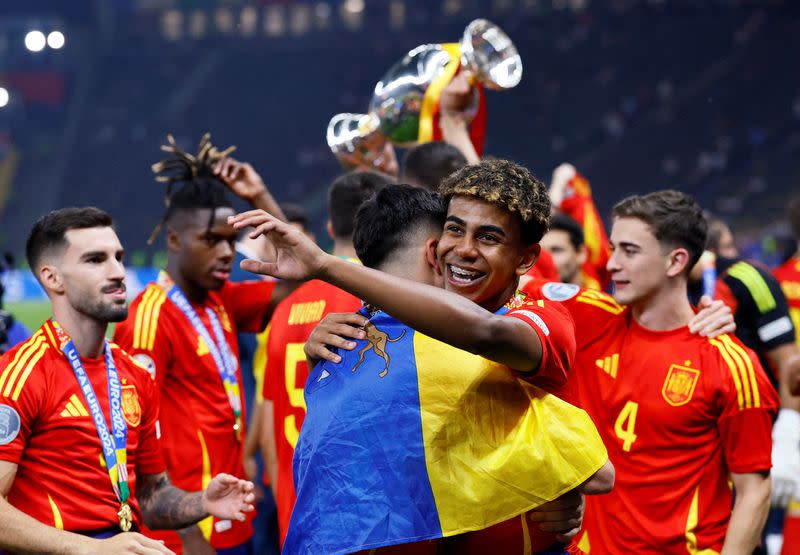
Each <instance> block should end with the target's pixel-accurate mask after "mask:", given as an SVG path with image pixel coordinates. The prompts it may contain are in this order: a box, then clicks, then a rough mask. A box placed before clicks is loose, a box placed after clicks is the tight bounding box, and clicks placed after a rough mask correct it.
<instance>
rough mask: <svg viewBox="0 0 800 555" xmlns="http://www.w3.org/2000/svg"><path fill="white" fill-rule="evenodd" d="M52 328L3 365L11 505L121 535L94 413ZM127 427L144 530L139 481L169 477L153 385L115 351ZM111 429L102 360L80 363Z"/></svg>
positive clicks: (0, 442)
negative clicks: (13, 470)
mask: <svg viewBox="0 0 800 555" xmlns="http://www.w3.org/2000/svg"><path fill="white" fill-rule="evenodd" d="M60 347H61V345H60V343H59V341H58V339H57V336H56V333H55V330H54V328H53V323H52V322H51V321H49V320H48V321H47V322H45V323H44V324H43V325H42V327H40V328H39V329H38V330H37V331H36V333H34V334H33V336H31V338H30V339H28V340H27V341H25V342H23V343H21V344H19V345H17V346H16V347H15V348H13V349H11V350H10V351H8V352H7V353H6V354H5V355H3V356H2V358H0V459H2V460H4V461H9V462H12V463H15V464H17V465H18V467H17V474H16V477H15V478H14V483H13V484H12V486H11V490H10V491H9V493H8V501H9V502H10V503H11V504H12V505H13V506H14V507H16V508H17V509H19V510H20V511H22V512H24V513H26V514H28V515H30V516H31V517H33V518H35V519H36V520H38V521H40V522H43V523H44V524H47V525H49V526H54V527H56V528H59V529H63V530H70V531H79V532H91V531H100V530H106V529H109V528H118V527H119V521H118V518H117V511H118V510H119V506H120V503H119V501H118V500H117V497H116V495H115V494H114V490H113V489H112V486H111V481H110V479H109V477H108V472H107V471H106V467H105V459H104V458H103V451H102V443H101V442H100V438H99V437H98V436H97V428H96V427H95V425H94V422H93V420H92V416H91V413H90V412H89V406H88V404H87V403H86V399H85V397H84V395H83V392H82V391H81V388H80V386H79V384H78V379H77V378H76V377H75V373H74V372H73V370H72V367H71V366H70V364H69V362H68V361H67V358H66V356H65V355H64V354H63V353H62V352H61V349H60ZM111 353H112V356H113V357H114V363H115V365H116V367H117V370H118V372H119V376H120V381H121V383H122V412H123V416H124V417H125V421H126V423H127V424H128V441H127V457H128V458H127V468H128V476H129V486H130V489H131V498H130V505H131V508H132V509H133V514H134V521H135V523H136V524H137V526H139V527H141V525H142V515H141V513H140V511H139V503H138V501H137V500H136V482H137V477H138V476H140V475H142V474H159V473H161V472H164V470H165V467H164V461H163V458H162V456H161V448H160V446H159V444H158V439H157V437H156V421H157V420H158V402H157V392H156V386H155V383H154V382H153V380H152V379H151V378H150V376H149V375H148V374H147V372H146V371H145V370H144V369H142V368H141V367H140V366H139V365H137V364H136V363H135V362H134V361H133V360H132V359H131V358H130V357H129V356H128V355H127V354H126V353H125V352H124V351H123V350H121V349H120V348H119V347H117V346H116V345H114V344H112V345H111ZM81 361H82V362H83V365H84V369H85V371H86V375H87V376H88V378H89V381H90V382H91V384H92V387H93V388H94V392H95V395H96V396H97V400H98V402H99V403H100V406H101V407H102V409H103V414H104V415H105V417H106V423H107V424H108V427H109V430H110V429H111V424H110V416H111V409H110V406H109V399H108V381H107V374H106V363H105V357H100V358H96V359H84V358H82V359H81Z"/></svg>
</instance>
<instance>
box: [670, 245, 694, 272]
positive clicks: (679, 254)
mask: <svg viewBox="0 0 800 555" xmlns="http://www.w3.org/2000/svg"><path fill="white" fill-rule="evenodd" d="M688 264H689V251H687V250H686V249H684V248H682V247H681V248H677V249H674V250H672V252H670V253H669V255H667V261H666V265H667V277H675V276H677V275H679V274H682V273H684V271H685V270H686V266H687V265H688Z"/></svg>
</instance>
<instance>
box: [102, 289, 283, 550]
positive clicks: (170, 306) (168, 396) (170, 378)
mask: <svg viewBox="0 0 800 555" xmlns="http://www.w3.org/2000/svg"><path fill="white" fill-rule="evenodd" d="M167 280H168V278H167V277H166V274H162V276H161V277H160V278H159V283H151V284H149V285H148V286H147V288H146V289H145V290H144V291H143V292H142V293H141V294H140V295H139V296H138V297H136V299H135V300H134V301H133V303H131V308H130V311H129V313H128V318H127V320H125V321H124V322H121V323H120V324H118V325H117V327H116V330H115V332H114V337H115V339H116V341H117V342H118V343H119V344H120V345H121V346H123V347H124V348H126V349H127V350H128V352H129V353H130V354H131V355H132V356H133V357H134V359H135V360H137V361H139V362H140V363H141V364H142V365H144V366H145V367H147V368H149V370H150V372H151V373H152V374H153V376H155V379H156V382H157V383H158V385H159V392H160V399H161V406H160V411H161V416H160V428H161V445H162V449H163V452H164V459H165V461H166V464H167V468H168V469H169V475H170V478H171V479H172V482H173V483H174V484H175V485H176V486H177V487H179V488H181V489H184V490H187V491H198V490H202V489H205V488H206V486H207V485H208V483H209V482H210V481H211V478H213V477H214V476H215V475H216V474H218V473H220V472H225V473H228V474H232V475H234V476H237V477H241V478H243V477H244V475H245V474H244V468H243V466H242V449H243V441H241V437H243V435H244V430H241V436H240V437H237V434H236V432H235V431H234V429H233V426H234V424H235V418H234V415H233V410H232V409H231V406H230V402H229V401H228V396H227V393H226V392H225V390H224V387H223V384H222V379H221V378H220V374H219V370H218V369H217V366H216V364H215V363H214V358H213V357H212V355H211V353H210V352H209V350H208V346H207V345H206V344H205V342H204V341H203V340H202V339H201V337H200V335H199V334H198V333H197V332H196V331H195V329H194V328H193V327H192V325H191V323H190V322H189V320H188V318H187V317H186V316H185V315H184V314H183V312H181V310H180V309H179V308H178V307H177V306H176V305H175V304H174V303H173V302H172V301H170V300H169V299H167V295H166V291H165V287H169V283H168V281H167ZM274 288H275V283H274V282H267V281H253V282H241V283H226V284H225V286H224V287H223V288H222V289H220V290H219V291H211V292H209V295H208V298H207V299H206V301H205V303H204V304H203V305H193V306H194V309H195V311H196V312H197V314H198V316H199V317H200V320H201V322H202V323H203V325H204V326H205V327H206V330H207V331H208V334H209V335H210V336H211V338H212V339H214V337H215V336H214V333H213V330H212V327H211V323H210V321H209V318H208V314H207V313H206V307H209V308H211V309H212V310H213V311H214V312H215V313H216V314H217V316H218V319H219V321H220V323H221V324H222V327H223V331H224V333H225V338H226V339H227V342H228V346H229V348H230V351H231V353H232V354H233V356H234V357H235V358H236V360H237V361H238V358H239V350H238V344H237V341H236V333H237V331H249V332H258V331H261V329H263V325H264V315H265V313H266V310H267V307H268V305H269V301H270V296H271V295H272V291H273V289H274ZM237 379H238V383H239V395H240V398H241V403H242V413H243V414H242V426H244V423H245V422H247V419H246V415H245V414H244V406H245V402H244V391H243V388H242V387H241V383H242V376H241V369H240V368H237ZM251 519H252V513H250V516H249V517H248V519H247V521H246V522H236V521H228V520H219V519H216V518H212V517H209V518H207V519H205V520H203V521H201V522H200V523H198V526H199V527H200V529H201V530H202V532H203V535H204V536H205V538H206V539H207V540H208V541H209V542H210V543H211V545H212V546H213V547H215V548H217V549H222V548H228V547H234V546H237V545H240V544H242V543H244V542H246V541H247V539H248V538H249V537H250V536H251V535H252V525H251V522H250V521H251ZM157 537H158V538H159V539H164V540H165V541H167V542H168V547H170V549H172V550H173V551H175V550H180V549H181V543H180V539H179V537H178V535H177V533H175V532H168V533H159V535H158V536H157Z"/></svg>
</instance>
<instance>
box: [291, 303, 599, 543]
mask: <svg viewBox="0 0 800 555" xmlns="http://www.w3.org/2000/svg"><path fill="white" fill-rule="evenodd" d="M371 323H372V325H371V326H368V328H367V330H368V340H366V341H363V340H362V341H359V342H358V345H357V347H356V349H354V350H353V351H349V352H342V353H340V354H341V355H342V361H341V362H340V363H339V364H333V363H329V362H325V363H322V364H320V365H318V366H317V367H316V368H315V369H314V370H313V371H312V372H311V374H310V375H309V378H308V382H307V383H306V390H305V396H306V404H307V407H308V414H307V416H306V419H305V422H304V425H303V428H302V430H301V434H300V440H299V442H298V444H297V447H296V451H295V458H294V477H295V486H296V489H297V502H296V504H295V508H294V512H293V513H292V519H291V523H290V526H289V532H288V535H287V538H286V543H285V546H284V549H285V551H284V552H285V553H291V554H294V553H302V554H310V553H314V554H315V555H316V554H335V553H350V552H353V551H358V550H362V549H370V548H374V547H381V546H385V545H393V544H399V543H406V542H412V541H421V540H426V539H434V538H440V537H446V536H452V535H455V534H459V533H462V532H467V531H471V530H478V529H483V528H486V527H488V526H490V525H493V524H495V523H498V522H502V521H504V520H507V519H509V518H512V517H514V516H517V515H519V514H521V513H524V512H526V511H528V510H530V509H533V508H535V507H537V506H539V505H541V504H542V503H545V502H547V501H550V500H552V499H554V498H556V497H558V496H559V495H561V494H562V493H565V492H566V491H569V490H571V489H573V488H575V487H576V486H578V485H580V484H581V483H582V482H584V481H585V480H586V479H587V478H589V477H590V476H591V475H592V474H593V473H594V472H596V471H597V470H599V469H600V468H601V467H602V466H603V464H604V463H605V462H606V460H607V458H608V457H607V453H606V450H605V448H604V447H603V444H602V441H601V439H600V436H599V434H598V433H597V430H596V429H595V427H594V425H593V424H592V421H591V419H590V418H589V416H588V415H587V414H586V413H585V412H584V411H582V410H580V409H577V408H576V407H574V406H572V405H569V404H568V403H565V402H563V401H561V400H560V399H558V398H557V397H555V396H553V395H549V394H547V393H545V392H544V391H543V390H541V389H539V388H537V387H535V386H533V385H530V384H529V383H527V382H525V381H524V380H521V379H519V378H518V377H516V375H515V373H513V372H512V371H511V370H509V369H508V368H507V367H504V366H502V365H498V364H495V363H493V362H490V361H487V360H485V359H482V358H480V357H478V356H475V355H472V354H470V353H467V352H465V351H460V350H458V349H455V348H453V347H451V346H449V345H446V344H444V343H441V342H439V341H436V340H434V339H431V338H429V337H427V336H425V335H423V334H420V333H417V332H415V331H414V330H412V329H410V328H408V327H406V326H404V325H403V324H401V323H399V322H397V321H396V320H394V319H393V318H391V317H390V316H387V315H385V314H383V313H379V314H377V315H376V316H374V317H373V318H372V319H371Z"/></svg>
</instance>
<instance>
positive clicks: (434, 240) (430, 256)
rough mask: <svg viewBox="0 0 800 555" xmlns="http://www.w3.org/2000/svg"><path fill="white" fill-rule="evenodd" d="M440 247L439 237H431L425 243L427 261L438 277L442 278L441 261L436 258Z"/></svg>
mask: <svg viewBox="0 0 800 555" xmlns="http://www.w3.org/2000/svg"><path fill="white" fill-rule="evenodd" d="M438 246H439V237H438V236H437V237H430V238H428V240H427V241H425V261H426V262H427V263H428V265H430V267H431V268H433V272H434V274H435V275H436V276H441V275H442V272H441V269H440V268H439V260H438V258H436V248H437V247H438Z"/></svg>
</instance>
